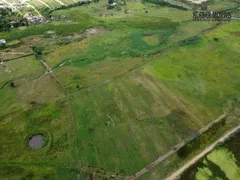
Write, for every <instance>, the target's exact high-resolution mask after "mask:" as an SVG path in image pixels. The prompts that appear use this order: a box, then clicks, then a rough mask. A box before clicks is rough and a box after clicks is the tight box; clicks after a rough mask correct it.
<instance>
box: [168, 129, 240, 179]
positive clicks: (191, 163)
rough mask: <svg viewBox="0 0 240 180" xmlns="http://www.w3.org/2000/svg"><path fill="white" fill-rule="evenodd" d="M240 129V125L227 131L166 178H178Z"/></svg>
mask: <svg viewBox="0 0 240 180" xmlns="http://www.w3.org/2000/svg"><path fill="white" fill-rule="evenodd" d="M239 130H240V125H238V126H237V127H235V128H234V129H232V130H231V131H229V132H228V133H226V134H225V135H224V136H222V137H221V138H219V139H218V140H217V141H215V142H214V143H213V144H211V145H210V146H209V147H207V148H206V149H205V150H203V151H202V152H201V153H200V154H198V155H197V156H195V157H194V158H193V159H191V160H190V161H189V162H188V163H187V164H185V165H184V166H183V167H181V168H180V169H179V170H177V171H176V172H174V173H173V174H172V175H171V176H169V177H168V178H166V180H174V179H177V178H178V177H179V176H180V175H181V174H182V173H183V172H184V171H185V170H187V169H188V168H189V167H190V166H191V165H193V164H195V163H196V162H197V161H198V160H200V159H201V158H202V157H204V156H205V155H206V154H208V153H209V152H211V151H212V150H213V149H214V148H215V147H216V146H217V144H218V143H222V142H224V141H225V140H226V139H227V138H229V137H230V136H232V135H233V134H235V133H237V132H238V131H239Z"/></svg>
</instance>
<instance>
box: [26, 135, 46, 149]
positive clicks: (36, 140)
mask: <svg viewBox="0 0 240 180" xmlns="http://www.w3.org/2000/svg"><path fill="white" fill-rule="evenodd" d="M43 143H44V137H43V136H42V135H34V136H32V137H31V138H30V140H29V142H28V145H29V146H30V147H31V148H32V149H38V148H40V147H41V146H42V145H43Z"/></svg>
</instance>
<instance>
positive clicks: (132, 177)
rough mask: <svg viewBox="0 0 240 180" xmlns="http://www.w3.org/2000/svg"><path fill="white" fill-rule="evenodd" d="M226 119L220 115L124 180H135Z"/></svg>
mask: <svg viewBox="0 0 240 180" xmlns="http://www.w3.org/2000/svg"><path fill="white" fill-rule="evenodd" d="M226 117H227V114H222V115H221V116H219V117H218V118H217V119H215V120H214V121H212V122H210V123H209V124H207V125H206V126H204V127H203V128H202V129H200V130H199V131H197V132H196V133H195V136H192V137H189V138H188V139H186V140H185V141H183V142H181V143H179V144H177V145H175V146H174V147H173V148H172V149H171V150H169V151H168V152H167V153H166V154H164V155H163V156H160V157H158V158H157V159H156V160H155V161H153V162H152V163H150V164H149V165H148V166H146V167H144V168H143V169H142V170H140V171H138V172H137V173H135V174H134V175H133V176H127V177H126V178H125V180H132V179H136V178H138V177H140V176H142V175H143V174H145V173H146V172H148V171H149V170H150V169H152V168H154V167H155V166H156V165H158V164H159V163H160V162H162V161H163V160H165V159H167V158H168V157H169V156H171V155H172V154H174V153H176V152H177V151H178V150H179V149H181V148H182V147H183V146H185V145H186V144H187V143H188V142H190V141H192V140H194V139H195V138H197V137H199V136H200V135H201V134H202V133H204V132H206V131H207V130H208V129H210V128H211V127H212V126H213V125H214V124H217V123H219V122H220V121H222V120H223V119H225V118H226Z"/></svg>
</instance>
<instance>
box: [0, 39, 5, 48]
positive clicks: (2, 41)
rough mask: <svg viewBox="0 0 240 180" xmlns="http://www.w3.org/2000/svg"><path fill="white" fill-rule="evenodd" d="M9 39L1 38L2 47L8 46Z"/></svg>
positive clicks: (0, 44) (0, 45) (0, 46)
mask: <svg viewBox="0 0 240 180" xmlns="http://www.w3.org/2000/svg"><path fill="white" fill-rule="evenodd" d="M6 43H7V41H6V40H5V39H0V48H4V47H5V46H6Z"/></svg>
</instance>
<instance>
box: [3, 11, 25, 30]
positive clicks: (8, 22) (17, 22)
mask: <svg viewBox="0 0 240 180" xmlns="http://www.w3.org/2000/svg"><path fill="white" fill-rule="evenodd" d="M25 25H27V20H26V19H24V18H23V17H22V16H20V15H19V14H17V13H15V12H12V10H11V9H10V8H0V31H8V30H10V29H11V26H13V27H19V26H25Z"/></svg>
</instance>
